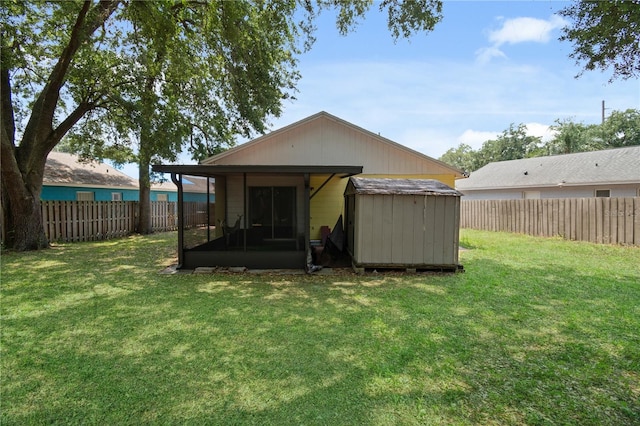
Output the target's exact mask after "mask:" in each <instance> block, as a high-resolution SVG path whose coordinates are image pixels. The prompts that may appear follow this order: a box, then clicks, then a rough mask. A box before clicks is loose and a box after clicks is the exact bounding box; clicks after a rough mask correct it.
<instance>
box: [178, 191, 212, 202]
mask: <svg viewBox="0 0 640 426" xmlns="http://www.w3.org/2000/svg"><path fill="white" fill-rule="evenodd" d="M173 196H174V197H175V198H176V199H177V198H178V194H177V193H174V194H173ZM184 201H185V202H200V203H206V202H207V194H202V193H190V192H185V193H184ZM209 202H210V203H215V202H216V194H209Z"/></svg>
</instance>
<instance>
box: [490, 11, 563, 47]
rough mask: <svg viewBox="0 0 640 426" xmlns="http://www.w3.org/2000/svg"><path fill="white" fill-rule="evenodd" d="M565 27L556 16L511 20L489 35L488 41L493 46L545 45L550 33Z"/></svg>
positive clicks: (561, 20)
mask: <svg viewBox="0 0 640 426" xmlns="http://www.w3.org/2000/svg"><path fill="white" fill-rule="evenodd" d="M565 25H566V21H565V20H564V19H562V18H561V17H559V16H557V15H552V16H551V17H550V18H549V19H548V20H545V19H536V18H513V19H507V20H505V21H504V22H503V24H502V27H501V28H499V29H498V30H495V31H491V32H490V33H489V41H490V42H492V43H493V45H494V46H501V45H503V44H516V43H524V42H535V43H547V42H548V41H549V40H550V39H551V33H552V32H553V31H554V30H556V29H559V28H562V27H563V26H565Z"/></svg>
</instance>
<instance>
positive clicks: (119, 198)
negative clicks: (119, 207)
mask: <svg viewBox="0 0 640 426" xmlns="http://www.w3.org/2000/svg"><path fill="white" fill-rule="evenodd" d="M111 201H122V192H112V193H111Z"/></svg>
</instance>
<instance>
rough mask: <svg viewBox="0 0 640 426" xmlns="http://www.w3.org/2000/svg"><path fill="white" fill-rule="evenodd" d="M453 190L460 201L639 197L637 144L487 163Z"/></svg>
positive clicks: (459, 182)
mask: <svg viewBox="0 0 640 426" xmlns="http://www.w3.org/2000/svg"><path fill="white" fill-rule="evenodd" d="M456 189H457V190H459V191H461V192H462V193H463V194H464V195H465V197H464V199H465V200H479V199H485V200H489V199H493V200H495V199H521V198H585V197H640V146H632V147H625V148H616V149H608V150H603V151H590V152H580V153H575V154H565V155H554V156H549V157H535V158H525V159H522V160H511V161H499V162H495V163H489V164H487V165H486V166H484V167H482V168H480V169H478V170H476V171H475V172H473V173H471V175H470V176H469V178H467V179H463V180H459V181H457V182H456Z"/></svg>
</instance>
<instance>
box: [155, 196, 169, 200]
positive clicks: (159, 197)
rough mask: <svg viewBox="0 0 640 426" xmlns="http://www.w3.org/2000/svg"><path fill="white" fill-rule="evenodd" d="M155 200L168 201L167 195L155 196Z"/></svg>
mask: <svg viewBox="0 0 640 426" xmlns="http://www.w3.org/2000/svg"><path fill="white" fill-rule="evenodd" d="M156 200H157V201H169V200H168V199H167V194H158V195H156Z"/></svg>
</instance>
